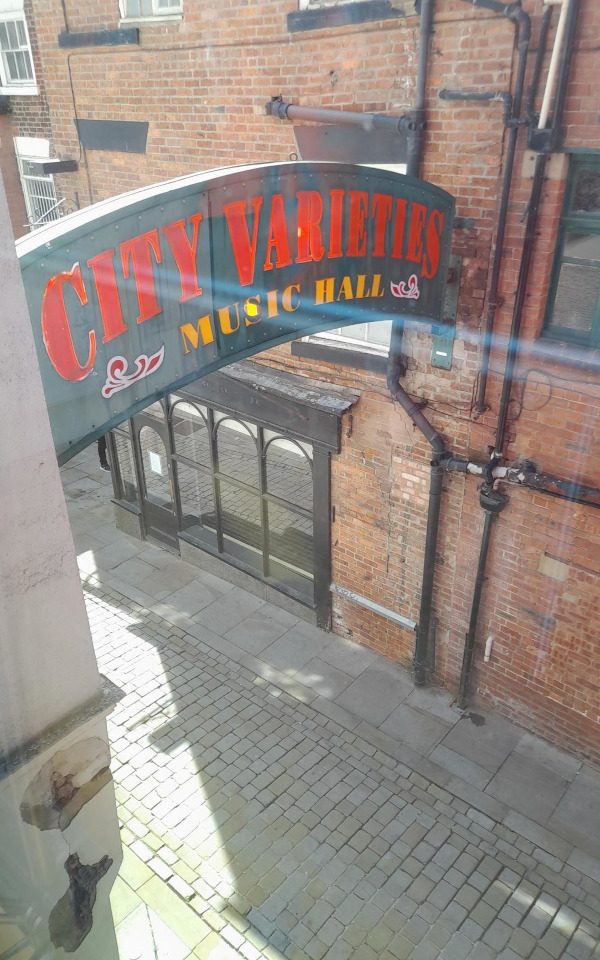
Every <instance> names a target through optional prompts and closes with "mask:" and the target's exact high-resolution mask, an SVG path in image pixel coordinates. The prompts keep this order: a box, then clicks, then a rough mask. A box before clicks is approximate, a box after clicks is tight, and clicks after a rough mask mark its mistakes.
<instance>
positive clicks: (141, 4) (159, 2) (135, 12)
mask: <svg viewBox="0 0 600 960" xmlns="http://www.w3.org/2000/svg"><path fill="white" fill-rule="evenodd" d="M182 11H183V3H182V0H121V15H122V16H123V19H125V20H142V19H147V18H152V17H173V16H174V17H180V16H181V13H182Z"/></svg>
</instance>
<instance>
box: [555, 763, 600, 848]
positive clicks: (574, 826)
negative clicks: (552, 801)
mask: <svg viewBox="0 0 600 960" xmlns="http://www.w3.org/2000/svg"><path fill="white" fill-rule="evenodd" d="M549 826H550V827H551V828H552V827H553V828H554V829H556V828H559V829H560V831H561V833H563V834H566V835H567V836H569V837H570V838H571V839H572V842H573V843H574V844H576V845H577V846H580V847H582V849H584V850H587V851H588V852H590V853H593V854H594V856H597V857H600V777H599V776H598V773H597V771H595V770H592V769H591V768H590V767H588V766H582V768H581V769H580V771H579V773H578V774H577V775H576V776H575V778H574V780H573V782H572V783H571V784H569V786H568V787H567V789H566V790H565V793H564V794H563V796H562V798H561V799H560V801H559V803H558V805H557V806H556V808H555V810H554V812H553V814H552V816H551V817H550V820H549Z"/></svg>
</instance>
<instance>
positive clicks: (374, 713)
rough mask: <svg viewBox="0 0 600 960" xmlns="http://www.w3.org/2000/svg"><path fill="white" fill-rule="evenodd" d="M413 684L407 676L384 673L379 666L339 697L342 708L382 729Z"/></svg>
mask: <svg viewBox="0 0 600 960" xmlns="http://www.w3.org/2000/svg"><path fill="white" fill-rule="evenodd" d="M411 690H412V683H411V682H410V680H409V679H408V677H407V676H406V677H399V676H398V674H397V673H396V671H394V670H389V671H388V670H385V668H384V669H382V668H381V667H380V665H379V664H376V665H372V666H369V667H367V669H366V670H363V672H362V673H361V674H360V676H358V677H357V678H356V680H354V681H353V682H352V683H351V684H350V686H349V687H347V688H346V689H345V690H344V692H343V693H342V694H341V695H340V696H339V697H338V698H337V703H339V705H340V706H341V707H344V708H346V709H348V710H350V711H351V712H352V713H355V714H357V715H358V716H359V717H362V718H363V719H364V720H366V721H367V722H368V723H372V724H374V725H375V726H379V725H380V724H381V723H383V721H384V720H386V719H387V717H389V715H390V714H391V713H392V711H393V710H394V709H395V708H396V707H397V706H399V705H400V703H402V702H403V701H404V700H405V699H406V697H407V696H408V694H409V693H410V691H411Z"/></svg>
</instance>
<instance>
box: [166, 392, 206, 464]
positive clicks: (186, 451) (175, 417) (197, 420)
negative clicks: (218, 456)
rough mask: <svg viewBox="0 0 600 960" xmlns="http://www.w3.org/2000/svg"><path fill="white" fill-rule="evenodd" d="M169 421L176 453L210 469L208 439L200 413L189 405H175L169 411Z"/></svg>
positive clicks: (204, 421)
mask: <svg viewBox="0 0 600 960" xmlns="http://www.w3.org/2000/svg"><path fill="white" fill-rule="evenodd" d="M171 421H172V424H173V438H174V442H175V450H176V452H177V453H180V454H182V455H183V456H184V457H187V458H188V460H193V461H194V462H195V463H201V464H203V465H204V466H207V467H210V466H211V456H210V437H209V433H208V424H207V422H206V420H205V418H204V416H203V415H202V411H201V410H199V409H198V408H197V407H195V406H194V405H193V404H191V403H177V404H175V406H174V407H173V410H172V411H171Z"/></svg>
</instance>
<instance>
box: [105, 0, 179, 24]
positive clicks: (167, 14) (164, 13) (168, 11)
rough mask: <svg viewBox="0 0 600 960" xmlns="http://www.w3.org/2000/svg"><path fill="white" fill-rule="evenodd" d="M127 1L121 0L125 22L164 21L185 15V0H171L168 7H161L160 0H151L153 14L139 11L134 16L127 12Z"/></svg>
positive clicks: (120, 8) (121, 9) (122, 17)
mask: <svg viewBox="0 0 600 960" xmlns="http://www.w3.org/2000/svg"><path fill="white" fill-rule="evenodd" d="M127 2H128V0H119V10H120V13H121V20H122V22H124V23H137V22H139V21H143V22H144V23H148V22H153V21H156V22H157V23H164V21H165V20H181V19H182V17H183V0H171V3H170V5H169V6H168V7H166V8H164V7H159V5H158V4H159V0H151V2H152V13H151V14H149V13H148V14H143V13H138V14H134V15H132V16H129V14H128V13H127Z"/></svg>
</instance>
